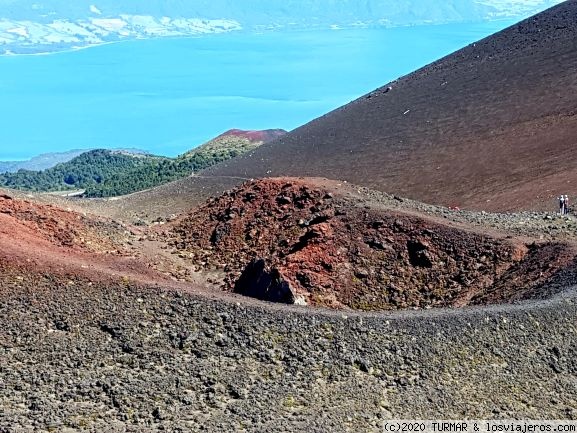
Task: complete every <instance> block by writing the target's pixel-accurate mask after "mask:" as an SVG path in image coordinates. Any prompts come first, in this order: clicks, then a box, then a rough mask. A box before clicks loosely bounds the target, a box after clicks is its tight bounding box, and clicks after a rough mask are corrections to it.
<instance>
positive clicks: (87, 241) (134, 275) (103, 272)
mask: <svg viewBox="0 0 577 433" xmlns="http://www.w3.org/2000/svg"><path fill="white" fill-rule="evenodd" d="M132 239H133V236H132V235H131V234H130V233H129V232H128V231H127V230H126V228H124V227H123V226H121V225H120V224H117V223H114V222H113V221H110V220H106V219H103V218H95V217H89V216H85V215H82V214H80V213H77V212H70V211H65V210H63V209H60V208H57V207H55V206H52V205H41V204H35V203H32V202H29V201H25V200H17V199H14V198H12V197H10V196H9V195H6V194H3V193H1V192H0V265H1V266H2V267H3V268H6V269H12V270H19V271H18V272H20V273H21V274H22V275H32V274H35V275H43V274H46V275H51V276H52V277H53V278H54V279H55V280H54V281H66V282H69V283H70V284H74V282H75V281H77V280H78V281H80V280H82V281H86V279H88V280H90V281H95V282H106V281H111V280H114V281H117V282H118V281H122V282H128V281H133V282H137V283H141V284H147V285H154V284H163V285H165V286H171V285H174V284H173V282H172V281H171V280H170V279H169V278H168V277H167V276H165V275H162V274H160V273H159V272H157V271H155V270H154V269H153V267H152V265H151V264H150V261H149V260H147V259H146V258H143V257H140V258H138V257H136V256H135V252H134V251H132V249H131V248H129V247H128V246H129V243H130V242H131V240H132ZM14 272H16V271H14Z"/></svg>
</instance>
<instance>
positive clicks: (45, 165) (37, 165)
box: [0, 149, 146, 173]
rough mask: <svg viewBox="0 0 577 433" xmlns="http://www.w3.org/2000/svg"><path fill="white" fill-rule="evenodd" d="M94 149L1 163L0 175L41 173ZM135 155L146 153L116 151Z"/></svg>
mask: <svg viewBox="0 0 577 433" xmlns="http://www.w3.org/2000/svg"><path fill="white" fill-rule="evenodd" d="M90 150H92V149H74V150H69V151H67V152H51V153H43V154H41V155H38V156H35V157H33V158H30V159H28V160H24V161H0V173H14V172H17V171H18V170H33V171H41V170H47V169H49V168H52V167H54V166H56V165H58V164H61V163H63V162H68V161H70V160H72V159H74V158H76V157H77V156H80V155H82V154H83V153H85V152H88V151H90ZM116 150H119V151H125V152H129V153H135V154H144V153H146V152H145V151H143V150H139V149H116Z"/></svg>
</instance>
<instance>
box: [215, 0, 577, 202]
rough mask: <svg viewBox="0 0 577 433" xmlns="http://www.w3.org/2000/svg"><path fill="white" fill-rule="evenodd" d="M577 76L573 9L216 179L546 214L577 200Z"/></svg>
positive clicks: (506, 35) (452, 60)
mask: <svg viewBox="0 0 577 433" xmlns="http://www.w3.org/2000/svg"><path fill="white" fill-rule="evenodd" d="M391 61H394V59H391ZM576 69H577V1H575V0H569V1H567V2H564V3H562V4H560V5H558V6H556V7H554V8H551V9H549V10H547V11H545V12H543V13H541V14H539V15H536V16H534V17H532V18H529V19H528V20H525V21H522V22H521V23H519V24H517V25H515V26H512V27H510V28H508V29H506V30H504V31H502V32H500V33H497V34H495V35H493V36H491V37H489V38H486V39H484V40H482V41H480V42H477V43H475V44H472V45H470V46H467V47H466V48H464V49H462V50H460V51H458V52H456V53H454V54H452V55H450V56H448V57H446V58H443V59H441V60H439V61H438V62H436V63H433V64H431V65H428V66H426V67H424V68H422V69H420V70H418V71H416V72H414V73H413V74H410V75H408V76H405V77H402V78H400V79H399V80H397V81H395V82H392V83H389V84H387V85H385V86H384V87H382V88H380V89H378V90H375V91H374V92H372V93H370V94H368V95H366V96H363V97H362V98H360V99H358V100H356V101H354V102H352V103H350V104H349V105H347V106H345V107H342V108H340V109H338V110H336V111H334V112H332V113H329V114H327V115H325V116H323V117H321V118H319V119H317V120H314V121H312V122H311V123H309V124H307V125H304V126H302V127H301V128H298V129H296V130H295V131H293V132H292V133H290V134H288V135H286V136H285V137H282V138H280V139H279V140H276V141H274V142H271V143H269V144H267V145H265V146H263V147H261V148H259V149H257V150H256V151H254V152H252V153H250V154H248V155H247V156H244V157H242V158H239V159H237V160H234V161H231V162H229V163H228V164H223V165H221V166H218V167H216V168H215V169H213V170H212V171H211V172H212V173H213V174H216V175H220V176H222V175H228V176H240V177H249V178H251V177H261V176H286V175H290V176H324V177H329V178H334V179H341V180H348V181H351V182H354V183H356V184H360V185H364V186H368V187H371V188H374V189H379V190H383V191H388V192H393V193H398V194H401V195H404V196H408V197H411V198H415V199H419V200H422V201H426V202H432V203H439V204H444V205H457V206H462V207H471V208H478V209H488V210H510V209H520V208H528V207H535V206H549V205H550V200H551V199H552V198H553V197H554V195H556V194H558V193H562V192H563V193H567V194H571V193H573V194H574V193H577V188H575V187H572V186H571V185H574V184H575V182H573V183H571V181H572V180H573V181H577V170H576V169H575V168H574V167H575V165H576V164H575V163H576V162H577V161H576V158H577V153H575V152H574V151H573V146H574V142H575V137H577V116H576V113H577V79H576V76H575V70H576Z"/></svg>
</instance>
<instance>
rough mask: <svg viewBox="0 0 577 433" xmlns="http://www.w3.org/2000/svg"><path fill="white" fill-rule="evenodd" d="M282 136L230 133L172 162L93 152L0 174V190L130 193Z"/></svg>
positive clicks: (280, 132)
mask: <svg viewBox="0 0 577 433" xmlns="http://www.w3.org/2000/svg"><path fill="white" fill-rule="evenodd" d="M285 132H286V131H283V130H269V131H240V130H231V131H228V132H226V133H224V134H222V135H220V136H219V137H217V138H215V139H214V140H211V141H209V142H208V143H205V144H203V145H202V146H200V147H198V148H196V149H193V150H191V151H189V152H187V153H185V154H183V155H181V156H179V157H177V158H166V157H162V156H153V155H146V154H137V153H131V152H125V151H114V150H103V149H100V150H93V151H89V152H86V153H84V154H82V155H80V156H78V157H76V158H74V159H72V160H71V161H69V162H66V163H62V164H58V165H57V166H55V167H53V168H50V169H48V170H43V171H31V170H19V171H18V172H16V173H5V174H0V186H4V187H7V188H13V189H21V190H27V191H36V192H51V191H66V190H84V195H85V196H86V197H114V196H117V195H124V194H130V193H132V192H136V191H141V190H144V189H148V188H153V187H155V186H158V185H162V184H164V183H167V182H171V181H173V180H177V179H180V178H183V177H186V176H190V175H191V174H193V173H196V172H198V171H200V170H203V169H205V168H208V167H211V166H213V165H215V164H218V163H219V162H222V161H226V160H229V159H231V158H235V157H236V156H239V155H242V154H243V153H246V152H248V151H250V150H253V149H255V148H256V147H258V146H260V145H261V144H263V143H265V142H266V141H268V140H271V139H274V138H276V137H279V136H281V135H283V134H285Z"/></svg>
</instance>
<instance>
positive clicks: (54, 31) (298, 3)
mask: <svg viewBox="0 0 577 433" xmlns="http://www.w3.org/2000/svg"><path fill="white" fill-rule="evenodd" d="M560 1H561V0H531V1H526V0H452V1H444V0H443V1H441V0H403V1H393V0H354V1H347V2H343V1H341V0H291V1H284V0H253V1H251V2H250V7H248V6H247V4H246V2H239V1H235V0H218V1H214V0H210V1H209V0H199V1H194V2H191V1H187V0H174V1H171V2H167V1H162V0H148V1H142V2H131V3H128V2H114V1H111V0H78V1H74V2H69V1H64V0H52V1H36V0H0V17H1V18H0V54H2V53H3V54H34V53H47V52H54V51H62V50H68V49H75V48H81V47H86V46H91V45H98V44H103V43H110V42H117V41H121V40H128V39H144V38H152V37H174V36H198V35H204V34H215V33H224V32H232V31H241V30H245V31H270V30H277V29H302V28H333V29H338V28H343V27H371V26H389V27H393V26H407V25H419V24H445V23H461V22H479V21H485V20H495V19H503V18H513V17H523V16H528V15H530V14H532V13H535V12H538V11H540V10H543V9H545V8H547V7H550V6H553V5H555V4H557V3H560Z"/></svg>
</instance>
